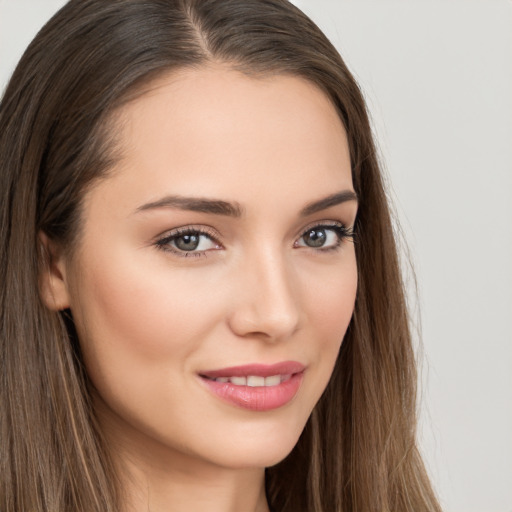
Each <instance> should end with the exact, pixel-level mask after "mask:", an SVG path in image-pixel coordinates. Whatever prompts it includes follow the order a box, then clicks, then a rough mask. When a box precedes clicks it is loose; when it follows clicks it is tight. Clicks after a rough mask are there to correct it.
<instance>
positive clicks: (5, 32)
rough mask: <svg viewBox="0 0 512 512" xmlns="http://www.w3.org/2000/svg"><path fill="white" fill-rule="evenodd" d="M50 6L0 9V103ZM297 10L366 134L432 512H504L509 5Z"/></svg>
mask: <svg viewBox="0 0 512 512" xmlns="http://www.w3.org/2000/svg"><path fill="white" fill-rule="evenodd" d="M63 3H64V2H63V1H62V0H0V87H1V89H2V90H3V88H4V86H5V84H6V82H7V80H8V77H9V75H10V73H11V72H12V70H13V69H14V66H15V64H16V62H17V60H18V59H19V57H20V56H21V53H22V52H23V50H24V49H25V47H26V45H27V44H28V43H29V41H30V40H31V39H32V37H33V36H34V35H35V34H36V32H37V30H38V29H39V28H40V27H41V26H42V24H43V23H44V22H45V21H46V20H47V19H48V18H49V17H50V16H51V15H52V14H53V13H54V12H55V11H56V10H57V9H58V8H59V7H60V6H61V5H62V4H63ZM294 3H295V4H296V5H298V6H299V7H301V8H302V9H303V10H304V11H305V12H306V13H307V14H309V15H310V16H311V17H312V18H313V19H314V20H315V21H316V22H317V24H318V25H319V26H320V27H321V28H322V29H323V30H324V31H325V32H326V34H327V35H328V36H329V38H330V39H331V40H332V41H333V43H334V44H335V45H336V46H337V48H338V49H339V51H340V52H341V54H342V56H343V58H344V59H345V61H346V62H347V64H348V65H349V67H350V69H351V70H352V71H353V73H354V74H355V76H356V78H357V79H358V80H359V82H360V85H361V87H362V89H363V91H364V93H365V96H366V98H367V102H368V105H369V108H370V111H371V115H372V118H373V121H374V126H375V132H376V135H377V139H378V144H379V147H380V151H381V153H382V158H383V162H384V167H385V169H386V173H387V175H388V177H389V180H390V195H391V197H392V199H393V201H394V205H395V210H396V213H397V217H398V220H399V223H400V225H401V227H402V230H403V231H404V233H405V237H406V240H407V243H408V247H409V253H410V256H411V259H412V261H413V264H414V268H415V272H416V276H417V281H418V289H419V295H418V297H419V299H418V301H415V299H414V293H412V290H413V286H412V280H409V283H410V285H411V286H410V288H411V301H412V303H413V306H414V308H413V309H414V310H415V312H416V316H415V323H416V325H418V326H420V325H421V327H422V336H421V338H422V344H423V349H422V350H421V351H420V350H419V348H420V342H419V340H420V337H419V336H416V340H415V342H416V345H417V347H418V357H419V360H420V363H421V366H422V372H421V382H422V393H421V402H420V412H421V420H420V434H421V435H420V439H421V444H422V449H423V452H424V454H425V459H426V461H427V465H428V468H429V471H430V474H431V476H432V480H433V482H434V485H435V487H436V489H437V492H438V494H439V496H440V499H441V502H442V504H443V506H444V509H445V511H446V512H512V320H511V319H512V229H511V221H512V2H511V1H510V0H479V1H475V0H443V1H441V0H408V1H406V0H401V1H397V0H396V1H395V0H393V1H392V0H374V1H368V0H358V1H357V2H356V1H355V0H331V1H329V0H295V2H294ZM403 252H404V255H405V254H406V250H405V249H404V250H403ZM409 275H410V273H409Z"/></svg>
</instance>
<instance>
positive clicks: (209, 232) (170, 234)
mask: <svg viewBox="0 0 512 512" xmlns="http://www.w3.org/2000/svg"><path fill="white" fill-rule="evenodd" d="M193 233H196V234H198V235H200V236H206V237H207V238H209V239H210V240H212V242H214V243H215V244H216V245H217V246H218V247H217V248H223V245H222V244H221V243H220V242H219V238H220V236H219V235H218V233H217V232H216V231H215V230H214V229H213V228H211V227H209V226H204V225H186V226H180V227H177V228H174V229H170V230H168V231H166V232H164V233H162V234H160V235H158V236H157V237H156V238H155V241H154V245H155V246H156V247H157V248H158V249H159V250H162V251H165V252H170V253H172V254H175V255H177V256H180V257H190V256H194V257H197V256H206V253H207V252H208V251H210V250H215V249H207V250H206V251H181V250H179V249H178V248H175V247H173V246H172V245H171V244H170V242H171V241H172V240H173V239H175V238H178V237H179V236H181V235H187V234H193Z"/></svg>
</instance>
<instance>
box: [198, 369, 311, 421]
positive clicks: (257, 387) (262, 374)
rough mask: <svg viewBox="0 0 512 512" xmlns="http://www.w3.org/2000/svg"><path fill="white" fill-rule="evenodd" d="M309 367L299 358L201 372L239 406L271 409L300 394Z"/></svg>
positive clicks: (209, 384) (223, 396) (219, 392)
mask: <svg viewBox="0 0 512 512" xmlns="http://www.w3.org/2000/svg"><path fill="white" fill-rule="evenodd" d="M304 370H305V366H304V365H303V364H301V363H298V362H296V361H284V362H281V363H277V364H273V365H261V364H250V365H244V366H232V367H229V368H222V369H218V370H209V371H204V372H201V373H200V374H199V376H200V378H201V380H202V382H203V383H204V384H205V385H206V386H207V387H208V389H209V390H210V391H212V392H213V393H214V394H215V395H216V396H217V397H219V398H221V399H222V400H223V401H225V402H229V403H231V404H232V405H235V406H237V407H242V408H244V409H249V410H252V411H268V410H272V409H276V408H279V407H282V406H284V405H286V404H287V403H288V402H290V401H291V400H292V399H293V397H294V396H295V395H296V394H297V391H298V390H299V387H300V384H301V382H302V378H303V375H304Z"/></svg>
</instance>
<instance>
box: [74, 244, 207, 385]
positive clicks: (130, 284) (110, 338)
mask: <svg viewBox="0 0 512 512" xmlns="http://www.w3.org/2000/svg"><path fill="white" fill-rule="evenodd" d="M115 256H116V253H115V252H114V251H111V252H110V254H109V258H108V259H107V258H105V259H104V260H103V261H104V262H105V263H101V264H98V263H97V261H94V260H89V261H87V262H85V263H82V266H81V274H80V283H79V285H78V286H77V287H76V290H77V293H76V294H74V297H75V301H74V304H73V305H72V311H73V315H74V317H75V321H76V324H77V330H78V334H79V338H80V340H81V346H82V352H83V356H84V359H85V364H86V366H87V369H88V372H89V374H90V376H91V378H92V379H93V382H95V381H96V380H97V381H99V380H103V381H105V382H108V381H112V383H114V381H115V380H118V379H120V378H121V379H125V378H126V379H130V378H133V376H134V375H135V374H138V375H139V374H140V375H141V377H147V378H151V376H152V374H153V372H155V370H157V369H159V368H160V369H161V368H162V367H163V366H164V364H165V365H167V367H169V366H170V367H173V366H174V367H175V366H182V365H183V364H184V361H186V359H187V357H188V356H189V355H190V354H191V353H193V352H194V351H195V350H196V349H197V348H198V346H199V344H200V341H201V339H202V337H204V336H206V334H205V333H207V332H208V330H209V327H210V325H211V323H212V322H213V318H214V315H215V312H214V311H215V310H214V308H215V303H214V302H213V300H211V299H210V296H209V295H207V294H202V295H201V301H202V302H201V304H200V308H201V309H202V310H203V311H205V310H206V311H209V312H210V313H209V315H210V316H209V317H208V318H205V317H202V318H201V321H199V318H198V315H197V309H198V305H197V287H196V286H195V285H194V283H190V282H189V280H187V279H185V276H180V275H176V273H171V272H169V269H168V268H167V269H165V268H164V269H163V268H160V267H158V265H151V264H148V262H141V261H140V259H136V258H135V257H134V258H133V259H131V260H130V258H127V257H126V256H125V255H124V257H121V255H119V257H117V258H116V257H115ZM150 263H151V262H150ZM194 304H195V305H194ZM114 375H115V379H114V378H113V376H114ZM95 383H96V382H95ZM98 384H99V382H98ZM121 385H122V384H121Z"/></svg>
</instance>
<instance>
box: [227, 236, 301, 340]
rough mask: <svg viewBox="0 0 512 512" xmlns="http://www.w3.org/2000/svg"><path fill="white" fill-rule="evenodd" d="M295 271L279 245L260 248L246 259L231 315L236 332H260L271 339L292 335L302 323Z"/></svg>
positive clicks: (240, 333) (240, 273) (241, 269)
mask: <svg viewBox="0 0 512 512" xmlns="http://www.w3.org/2000/svg"><path fill="white" fill-rule="evenodd" d="M292 274H293V272H292V269H291V268H290V265H289V263H288V261H287V258H286V255H285V254H283V251H282V250H279V248H276V247H270V246H265V247H260V248H259V250H257V251H254V252H252V254H251V256H250V257H247V258H245V262H244V264H243V265H242V266H241V268H240V272H239V283H238V284H239V285H238V286H237V289H238V290H239V293H238V294H237V297H236V298H235V308H234V312H233V315H232V318H231V324H232V328H233V330H234V331H235V332H237V334H239V335H249V334H253V335H256V334H259V335H264V336H265V337H266V338H268V339H272V340H278V339H282V338H285V337H287V336H289V335H291V334H293V332H294V331H295V330H296V329H297V327H298V323H299V307H298V297H297V296H296V294H294V286H293V275H292Z"/></svg>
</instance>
